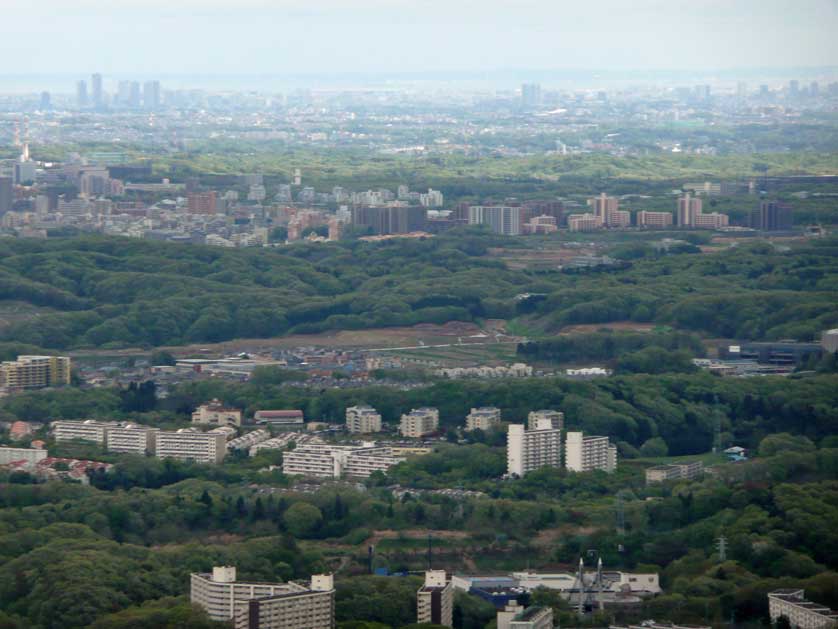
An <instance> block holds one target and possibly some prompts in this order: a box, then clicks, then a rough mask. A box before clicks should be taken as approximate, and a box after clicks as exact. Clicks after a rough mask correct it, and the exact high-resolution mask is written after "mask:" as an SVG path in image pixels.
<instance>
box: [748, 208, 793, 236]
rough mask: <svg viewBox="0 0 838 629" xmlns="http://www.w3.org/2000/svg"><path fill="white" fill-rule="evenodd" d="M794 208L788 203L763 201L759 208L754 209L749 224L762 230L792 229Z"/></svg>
mask: <svg viewBox="0 0 838 629" xmlns="http://www.w3.org/2000/svg"><path fill="white" fill-rule="evenodd" d="M793 223H794V217H793V210H792V207H791V206H790V205H788V204H787V203H780V202H779V201H761V202H760V204H759V208H758V209H756V210H752V211H751V213H750V216H749V226H750V227H752V228H754V229H758V230H760V231H766V232H770V231H790V230H791V229H792V227H793Z"/></svg>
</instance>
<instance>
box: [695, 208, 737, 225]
mask: <svg viewBox="0 0 838 629" xmlns="http://www.w3.org/2000/svg"><path fill="white" fill-rule="evenodd" d="M729 224H730V219H729V218H728V215H727V214H719V213H718V212H711V213H710V214H698V215H696V216H695V218H694V223H693V227H696V228H698V229H721V228H722V227H727V226H728V225H729Z"/></svg>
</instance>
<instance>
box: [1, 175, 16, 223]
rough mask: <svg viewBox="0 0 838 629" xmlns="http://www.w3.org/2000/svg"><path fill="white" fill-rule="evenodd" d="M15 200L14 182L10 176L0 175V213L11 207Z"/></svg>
mask: <svg viewBox="0 0 838 629" xmlns="http://www.w3.org/2000/svg"><path fill="white" fill-rule="evenodd" d="M14 202H15V193H14V183H13V182H12V178H11V177H0V215H3V214H5V213H6V212H8V211H10V210H11V209H12V205H14Z"/></svg>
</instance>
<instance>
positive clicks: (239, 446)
mask: <svg viewBox="0 0 838 629" xmlns="http://www.w3.org/2000/svg"><path fill="white" fill-rule="evenodd" d="M270 438H271V433H269V432H268V431H267V430H265V429H264V428H259V429H257V430H252V431H250V432H249V433H247V434H246V435H242V436H241V437H238V438H236V439H231V440H230V441H228V442H227V449H228V450H249V449H250V447H251V446H254V445H256V444H257V443H262V442H263V441H267V440H268V439H270Z"/></svg>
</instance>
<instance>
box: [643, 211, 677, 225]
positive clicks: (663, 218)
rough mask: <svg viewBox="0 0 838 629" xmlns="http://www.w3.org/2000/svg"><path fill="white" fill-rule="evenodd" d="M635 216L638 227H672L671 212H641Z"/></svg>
mask: <svg viewBox="0 0 838 629" xmlns="http://www.w3.org/2000/svg"><path fill="white" fill-rule="evenodd" d="M635 216H636V217H637V226H638V227H651V228H655V229H663V228H666V227H672V213H671V212H650V211H648V210H640V211H639V212H638V213H637V214H636V215H635Z"/></svg>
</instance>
